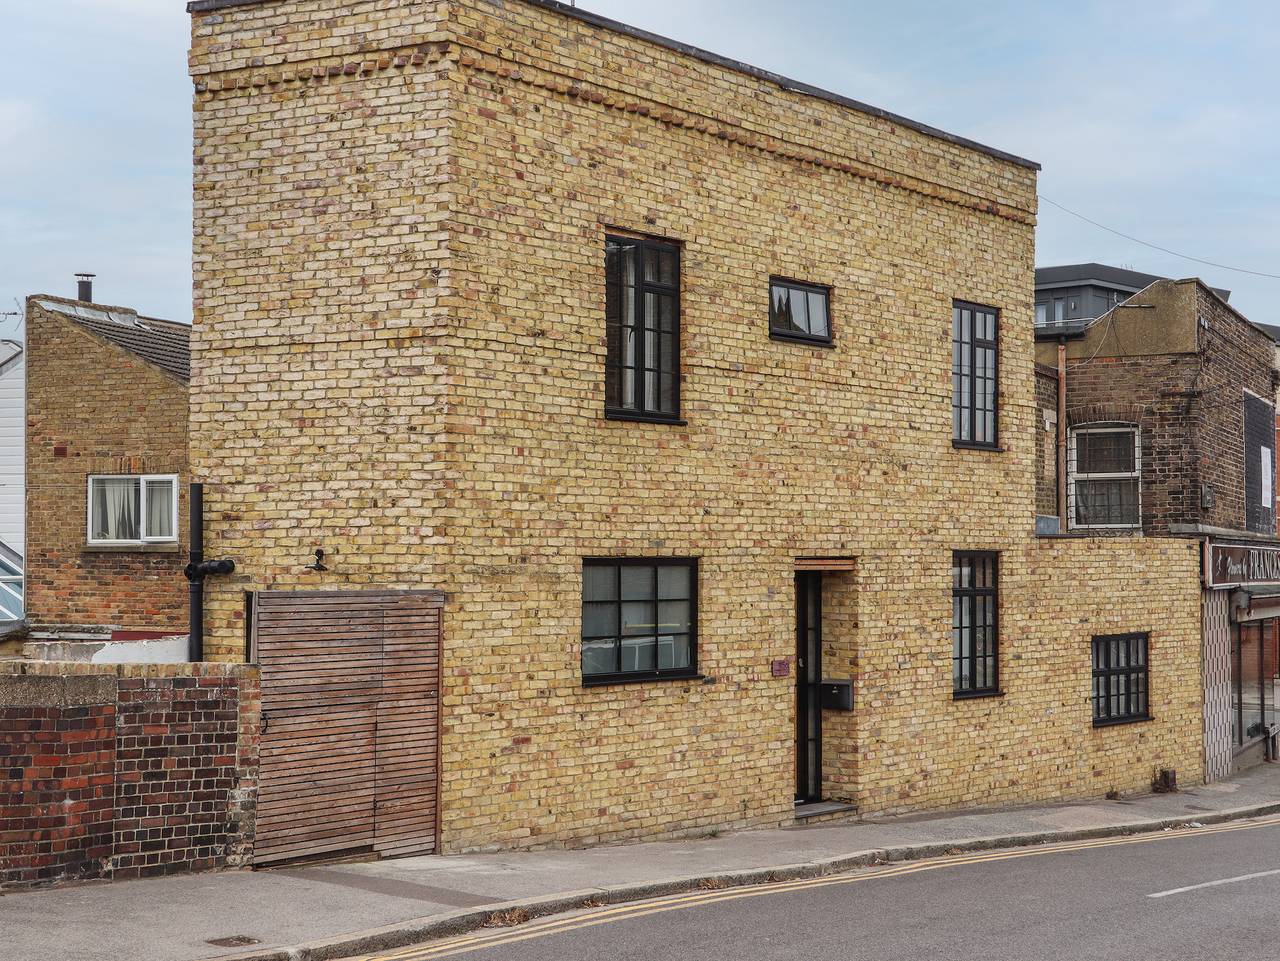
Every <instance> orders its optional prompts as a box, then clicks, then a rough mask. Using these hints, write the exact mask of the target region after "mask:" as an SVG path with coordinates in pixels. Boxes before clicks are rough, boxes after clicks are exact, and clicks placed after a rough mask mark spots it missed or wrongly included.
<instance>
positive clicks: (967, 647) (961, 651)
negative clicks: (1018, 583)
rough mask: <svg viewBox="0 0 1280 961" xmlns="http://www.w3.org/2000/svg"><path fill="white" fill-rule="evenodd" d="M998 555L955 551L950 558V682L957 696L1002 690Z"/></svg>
mask: <svg viewBox="0 0 1280 961" xmlns="http://www.w3.org/2000/svg"><path fill="white" fill-rule="evenodd" d="M999 563H1000V559H999V556H998V555H996V554H995V553H993V552H989V551H956V552H955V553H954V554H953V555H952V557H951V644H952V654H951V663H952V666H951V679H952V685H953V689H954V691H955V694H956V696H957V697H972V696H977V695H982V694H996V693H998V692H999V690H1000V641H999V630H998V616H997V605H998V600H999V598H998V596H997V589H998V580H999V572H998V568H999Z"/></svg>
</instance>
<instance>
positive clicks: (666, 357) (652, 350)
mask: <svg viewBox="0 0 1280 961" xmlns="http://www.w3.org/2000/svg"><path fill="white" fill-rule="evenodd" d="M605 340H606V344H607V346H606V355H605V392H604V393H605V400H604V402H605V414H606V416H608V417H612V418H616V419H622V420H646V421H678V420H679V417H680V248H679V247H677V246H676V245H675V244H671V243H662V242H660V241H656V240H636V239H631V238H627V237H608V238H606V239H605Z"/></svg>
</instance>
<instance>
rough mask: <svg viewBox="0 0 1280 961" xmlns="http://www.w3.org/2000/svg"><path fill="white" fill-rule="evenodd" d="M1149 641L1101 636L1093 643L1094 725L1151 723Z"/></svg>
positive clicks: (1132, 636)
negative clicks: (1148, 685)
mask: <svg viewBox="0 0 1280 961" xmlns="http://www.w3.org/2000/svg"><path fill="white" fill-rule="evenodd" d="M1147 639H1148V635H1147V634H1145V633H1143V634H1102V635H1099V636H1097V637H1095V638H1094V639H1093V723H1094V726H1095V727H1101V726H1103V725H1106V724H1124V723H1128V722H1130V721H1147V720H1150V719H1151V713H1150V709H1149V706H1148V688H1147V683H1148V679H1149V678H1148V673H1147Z"/></svg>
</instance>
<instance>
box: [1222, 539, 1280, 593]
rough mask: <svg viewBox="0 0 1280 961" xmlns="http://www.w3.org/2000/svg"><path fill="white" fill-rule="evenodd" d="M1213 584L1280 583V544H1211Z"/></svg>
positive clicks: (1225, 585) (1234, 585) (1226, 585)
mask: <svg viewBox="0 0 1280 961" xmlns="http://www.w3.org/2000/svg"><path fill="white" fill-rule="evenodd" d="M1206 569H1207V571H1208V575H1209V577H1208V586H1209V587H1241V586H1246V585H1249V584H1280V546H1274V547H1272V546H1266V547H1263V546H1252V545H1246V544H1212V543H1211V544H1210V545H1209V559H1208V563H1207V565H1206Z"/></svg>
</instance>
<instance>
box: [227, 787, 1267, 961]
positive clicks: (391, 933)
mask: <svg viewBox="0 0 1280 961" xmlns="http://www.w3.org/2000/svg"><path fill="white" fill-rule="evenodd" d="M1276 813H1280V801H1276V802H1272V803H1268V804H1258V805H1251V806H1248V807H1241V808H1233V809H1229V810H1225V811H1217V812H1212V813H1208V814H1205V815H1202V816H1197V817H1196V818H1195V819H1194V820H1191V819H1188V818H1187V817H1175V818H1163V819H1160V820H1154V821H1152V820H1148V821H1132V822H1129V823H1127V824H1116V825H1109V826H1105V827H1096V828H1082V829H1078V830H1068V831H1038V832H1033V833H1026V834H1008V835H997V836H992V837H976V838H962V839H959V840H955V841H942V842H931V843H925V844H907V845H901V846H898V847H890V848H879V849H875V850H869V851H853V852H850V853H847V854H842V855H839V856H837V857H831V858H819V859H816V860H812V861H804V862H800V863H797V864H780V865H778V866H777V867H771V868H755V869H751V870H745V871H718V872H711V873H708V874H700V875H693V876H689V877H678V878H667V879H664V880H661V881H649V882H644V883H640V884H622V885H617V886H606V887H597V888H584V889H583V890H580V891H563V892H559V893H556V894H551V895H547V896H544V897H534V898H522V899H519V900H514V901H498V902H494V903H492V904H485V905H481V906H479V907H476V908H468V909H463V910H458V911H451V912H448V913H446V914H436V915H431V916H428V917H423V918H415V919H413V920H412V921H406V922H402V923H399V924H390V925H385V926H383V927H378V928H369V929H367V930H364V931H353V932H351V933H349V934H344V935H341V936H339V937H336V938H325V939H322V940H318V941H309V942H306V943H305V944H298V945H294V946H291V947H285V948H269V949H266V950H261V951H250V952H247V953H241V954H233V955H219V956H218V957H217V958H215V959H213V961H333V959H341V958H349V957H353V956H355V955H361V954H370V953H374V952H378V951H386V950H390V949H394V948H400V947H406V946H408V945H412V944H419V943H421V942H425V941H433V940H436V939H439V938H447V937H453V936H456V935H460V934H466V933H468V932H471V931H475V930H478V929H480V928H484V927H490V926H499V925H504V926H505V925H506V924H509V923H510V922H507V921H504V920H503V919H502V918H501V917H500V916H501V915H504V914H509V913H515V914H518V915H519V917H520V918H521V920H520V922H518V923H523V922H525V921H529V920H532V919H534V918H537V917H544V916H546V915H551V914H559V913H562V912H566V911H576V910H580V909H583V908H598V907H603V906H604V905H608V904H622V903H626V902H629V901H644V900H648V899H650V898H660V897H664V896H666V895H672V894H683V893H687V892H690V891H697V890H707V889H722V888H731V887H746V886H749V885H759V884H776V883H780V882H784V881H796V880H802V879H807V878H817V877H826V876H829V875H835V874H843V873H844V872H846V871H851V870H854V869H856V868H864V867H870V866H872V865H878V864H887V863H890V862H900V861H919V860H925V859H928V858H936V857H942V856H944V855H959V854H965V853H969V852H972V851H989V850H995V849H1001V848H1006V849H1007V848H1019V847H1032V846H1035V845H1041V844H1050V843H1061V842H1066V841H1085V840H1091V839H1096V838H1107V837H1118V836H1122V835H1131V834H1146V833H1152V832H1158V831H1164V830H1175V829H1184V828H1190V827H1198V826H1204V825H1209V824H1220V823H1223V822H1225V821H1235V820H1244V819H1248V818H1254V817H1262V816H1265V815H1268V814H1276Z"/></svg>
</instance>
